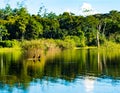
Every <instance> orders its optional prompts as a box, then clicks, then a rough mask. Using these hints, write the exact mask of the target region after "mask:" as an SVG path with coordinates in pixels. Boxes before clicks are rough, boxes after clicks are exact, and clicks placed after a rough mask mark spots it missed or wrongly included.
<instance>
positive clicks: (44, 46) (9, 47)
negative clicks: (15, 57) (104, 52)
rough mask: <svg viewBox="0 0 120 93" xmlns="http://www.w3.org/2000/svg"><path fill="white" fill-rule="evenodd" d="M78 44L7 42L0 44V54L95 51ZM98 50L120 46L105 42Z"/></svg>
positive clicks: (70, 41) (38, 41)
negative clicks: (34, 51) (57, 50)
mask: <svg viewBox="0 0 120 93" xmlns="http://www.w3.org/2000/svg"><path fill="white" fill-rule="evenodd" d="M77 45H79V42H76V41H74V40H72V39H66V40H60V39H57V40H56V39H55V40H54V39H39V40H24V41H17V40H12V41H10V40H7V41H2V42H0V52H4V51H8V52H9V51H14V50H30V49H40V50H54V49H61V50H63V49H95V48H98V47H97V46H77ZM99 48H100V49H119V48H120V44H117V43H114V42H110V41H107V42H105V43H104V44H102V45H101V46H100V47H99Z"/></svg>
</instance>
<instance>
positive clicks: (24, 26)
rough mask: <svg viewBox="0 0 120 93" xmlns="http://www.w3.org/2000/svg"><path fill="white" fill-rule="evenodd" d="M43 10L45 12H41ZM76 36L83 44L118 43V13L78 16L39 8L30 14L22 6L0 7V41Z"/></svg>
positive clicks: (119, 34) (119, 38)
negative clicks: (48, 11)
mask: <svg viewBox="0 0 120 93" xmlns="http://www.w3.org/2000/svg"><path fill="white" fill-rule="evenodd" d="M41 11H44V12H41ZM66 37H77V38H79V39H80V40H81V42H82V41H84V42H85V44H86V45H98V46H99V44H102V43H104V42H105V41H106V40H110V41H113V42H117V43H120V12H119V11H116V10H112V11H110V12H109V13H106V14H95V15H89V16H81V15H80V16H77V15H75V14H73V13H68V12H64V13H63V14H60V15H56V14H55V13H53V12H50V13H47V12H46V10H45V9H44V10H42V7H40V10H39V12H38V14H36V15H35V14H34V15H31V14H29V13H28V11H27V9H26V8H25V7H18V8H15V9H12V8H11V7H10V5H6V7H5V8H4V9H0V40H12V39H17V40H24V39H26V40H31V39H39V38H53V39H65V38H66Z"/></svg>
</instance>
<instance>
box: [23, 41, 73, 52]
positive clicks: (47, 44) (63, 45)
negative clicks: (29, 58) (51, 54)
mask: <svg viewBox="0 0 120 93" xmlns="http://www.w3.org/2000/svg"><path fill="white" fill-rule="evenodd" d="M21 46H22V48H23V49H25V50H29V49H33V48H36V49H42V50H49V49H55V48H60V49H68V48H74V47H75V42H74V41H73V40H59V39H56V40H54V39H39V40H31V41H23V42H22V44H21Z"/></svg>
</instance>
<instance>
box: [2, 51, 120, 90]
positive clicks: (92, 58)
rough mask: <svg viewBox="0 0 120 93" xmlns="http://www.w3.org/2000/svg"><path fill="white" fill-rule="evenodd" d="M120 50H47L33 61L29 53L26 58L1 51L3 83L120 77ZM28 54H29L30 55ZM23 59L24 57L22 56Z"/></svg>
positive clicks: (19, 83) (25, 85)
mask: <svg viewBox="0 0 120 93" xmlns="http://www.w3.org/2000/svg"><path fill="white" fill-rule="evenodd" d="M119 54H120V52H117V53H115V52H112V53H111V52H106V51H105V50H104V51H98V50H97V49H89V50H87V49H83V50H82V49H81V50H65V51H59V52H56V53H54V52H50V51H49V52H47V53H46V55H41V58H40V61H39V60H38V59H37V60H35V61H34V62H33V59H32V58H31V57H30V56H31V54H30V55H27V58H24V57H22V56H24V55H21V54H19V53H6V54H4V53H2V54H0V75H1V76H0V81H2V84H1V85H4V84H9V85H11V86H13V85H14V84H16V86H17V87H19V86H21V87H23V88H26V87H28V86H29V83H30V82H31V81H32V80H33V78H34V79H40V80H44V79H45V80H48V81H51V82H57V80H58V79H62V80H65V81H68V82H74V81H75V80H76V78H78V77H79V76H83V77H84V76H88V77H89V76H93V77H102V75H103V76H104V75H107V76H111V77H113V78H115V77H120V72H119V68H120V63H119V61H120V59H119ZM28 56H29V57H28ZM23 58H24V59H23Z"/></svg>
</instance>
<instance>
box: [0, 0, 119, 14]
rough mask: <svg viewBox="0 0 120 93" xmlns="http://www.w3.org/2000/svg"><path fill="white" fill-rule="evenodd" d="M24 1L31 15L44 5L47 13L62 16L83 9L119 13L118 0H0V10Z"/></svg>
mask: <svg viewBox="0 0 120 93" xmlns="http://www.w3.org/2000/svg"><path fill="white" fill-rule="evenodd" d="M21 1H24V6H25V7H26V8H27V9H28V12H29V13H31V14H37V12H38V11H39V8H40V6H42V5H44V6H45V7H46V9H47V11H48V12H51V11H52V12H54V13H56V14H62V13H63V12H72V13H74V14H76V15H81V14H83V12H82V11H84V9H87V10H91V13H93V14H94V13H108V12H109V11H111V10H118V11H120V0H0V8H4V7H5V5H6V4H7V3H8V4H10V5H11V7H12V8H15V7H17V2H21Z"/></svg>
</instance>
